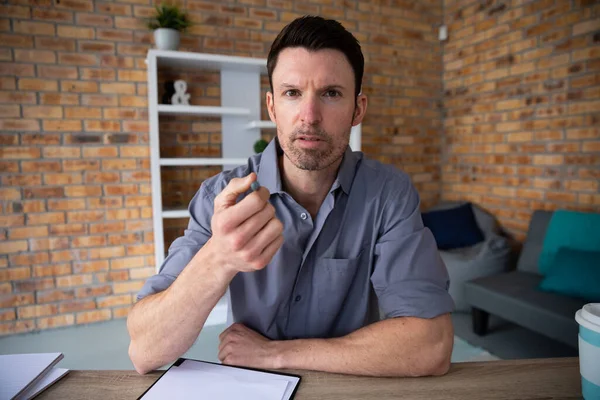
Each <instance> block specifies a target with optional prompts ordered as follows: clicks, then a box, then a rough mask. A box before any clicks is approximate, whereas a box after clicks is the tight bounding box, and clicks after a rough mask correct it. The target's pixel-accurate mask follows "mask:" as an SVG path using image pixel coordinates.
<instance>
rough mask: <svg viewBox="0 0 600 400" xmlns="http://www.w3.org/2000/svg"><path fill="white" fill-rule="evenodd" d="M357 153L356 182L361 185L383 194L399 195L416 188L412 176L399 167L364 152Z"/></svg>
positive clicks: (372, 191)
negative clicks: (368, 155)
mask: <svg viewBox="0 0 600 400" xmlns="http://www.w3.org/2000/svg"><path fill="white" fill-rule="evenodd" d="M355 154H356V155H357V156H358V157H359V162H358V168H357V171H356V175H355V183H358V184H359V185H360V187H362V188H364V189H366V190H370V192H371V193H379V194H380V195H382V196H393V195H399V194H402V193H406V192H408V191H410V190H413V189H414V186H413V184H412V181H411V178H410V176H409V175H408V174H407V173H406V172H404V171H402V170H401V169H399V168H398V167H396V166H394V165H391V164H384V163H382V162H380V161H377V160H375V159H372V158H369V157H367V156H365V155H364V154H363V153H359V152H357V153H355Z"/></svg>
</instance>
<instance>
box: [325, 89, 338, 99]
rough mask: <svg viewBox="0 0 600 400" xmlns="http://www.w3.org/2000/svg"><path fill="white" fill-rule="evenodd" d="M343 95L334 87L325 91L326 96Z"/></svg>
mask: <svg viewBox="0 0 600 400" xmlns="http://www.w3.org/2000/svg"><path fill="white" fill-rule="evenodd" d="M341 95H342V94H341V93H340V92H339V91H337V90H333V89H330V90H327V91H326V92H325V96H326V97H340V96H341Z"/></svg>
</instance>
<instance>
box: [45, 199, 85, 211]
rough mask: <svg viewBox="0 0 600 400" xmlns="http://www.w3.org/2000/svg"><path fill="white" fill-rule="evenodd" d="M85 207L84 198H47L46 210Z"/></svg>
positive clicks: (80, 208)
mask: <svg viewBox="0 0 600 400" xmlns="http://www.w3.org/2000/svg"><path fill="white" fill-rule="evenodd" d="M82 209H85V200H84V199H68V200H48V210H82Z"/></svg>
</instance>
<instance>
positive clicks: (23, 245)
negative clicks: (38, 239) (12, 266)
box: [0, 225, 28, 255]
mask: <svg viewBox="0 0 600 400" xmlns="http://www.w3.org/2000/svg"><path fill="white" fill-rule="evenodd" d="M4 226H6V225H4ZM27 248H28V246H27V241H26V240H15V241H10V242H7V241H3V242H0V253H1V254H5V255H6V254H11V253H19V252H22V251H27Z"/></svg>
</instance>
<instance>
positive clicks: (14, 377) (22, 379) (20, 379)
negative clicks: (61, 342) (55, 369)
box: [0, 353, 63, 400]
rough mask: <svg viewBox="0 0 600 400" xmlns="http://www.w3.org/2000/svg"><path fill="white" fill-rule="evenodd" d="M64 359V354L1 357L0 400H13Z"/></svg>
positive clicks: (8, 355) (9, 355) (7, 355)
mask: <svg viewBox="0 0 600 400" xmlns="http://www.w3.org/2000/svg"><path fill="white" fill-rule="evenodd" d="M62 358H63V355H62V353H33V354H6V355H0V400H9V399H12V398H13V397H14V396H15V395H16V394H17V393H19V392H20V391H21V390H23V389H24V388H25V387H27V385H29V384H30V383H31V382H32V381H33V380H35V379H38V378H39V376H40V374H42V373H43V372H47V371H48V370H50V369H51V368H52V366H54V365H55V364H56V363H57V362H59V361H60V360H61V359H62Z"/></svg>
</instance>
